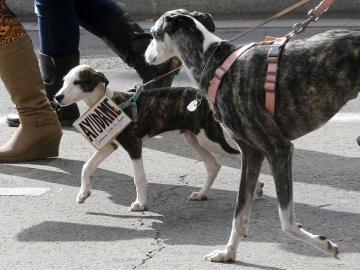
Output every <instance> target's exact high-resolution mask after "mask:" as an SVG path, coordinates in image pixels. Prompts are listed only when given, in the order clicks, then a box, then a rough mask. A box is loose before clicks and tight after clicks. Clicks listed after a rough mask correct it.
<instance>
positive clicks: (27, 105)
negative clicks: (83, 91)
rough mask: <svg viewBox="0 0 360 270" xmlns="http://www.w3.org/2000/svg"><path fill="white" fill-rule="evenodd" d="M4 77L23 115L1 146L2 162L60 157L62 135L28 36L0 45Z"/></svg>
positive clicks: (0, 155) (1, 69) (2, 76)
mask: <svg viewBox="0 0 360 270" xmlns="http://www.w3.org/2000/svg"><path fill="white" fill-rule="evenodd" d="M0 77H1V79H2V81H3V82H4V84H5V87H6V89H7V90H8V92H9V94H10V96H11V99H12V101H13V102H14V103H15V105H16V109H17V111H18V114H19V116H20V122H21V124H20V126H19V127H18V129H17V130H16V132H15V134H14V135H13V136H12V138H11V139H10V140H9V141H8V142H7V143H6V144H5V145H3V146H2V147H0V162H16V161H28V160H37V159H44V158H47V157H56V156H58V153H59V144H60V140H61V136H62V131H61V127H60V125H59V122H58V119H57V116H56V113H55V112H54V110H53V109H52V107H51V105H50V103H49V100H48V99H47V98H46V93H45V90H44V85H43V82H42V77H41V74H40V71H39V66H38V61H37V58H36V56H35V53H34V49H33V46H32V43H31V40H30V39H29V37H28V36H27V35H26V36H25V37H21V38H18V39H17V40H15V41H12V42H10V43H7V44H6V45H1V46H0Z"/></svg>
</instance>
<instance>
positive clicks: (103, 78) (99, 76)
mask: <svg viewBox="0 0 360 270" xmlns="http://www.w3.org/2000/svg"><path fill="white" fill-rule="evenodd" d="M94 76H95V78H97V79H98V80H99V82H103V83H104V84H105V88H106V87H107V86H108V84H109V80H108V79H107V78H106V76H105V74H104V73H102V72H100V71H96V74H95V75H94Z"/></svg>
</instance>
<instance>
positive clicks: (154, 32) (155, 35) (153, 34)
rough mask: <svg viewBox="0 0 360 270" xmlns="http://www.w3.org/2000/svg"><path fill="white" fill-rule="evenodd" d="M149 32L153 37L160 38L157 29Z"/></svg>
mask: <svg viewBox="0 0 360 270" xmlns="http://www.w3.org/2000/svg"><path fill="white" fill-rule="evenodd" d="M151 34H152V36H153V37H154V38H155V39H160V35H159V32H158V31H151Z"/></svg>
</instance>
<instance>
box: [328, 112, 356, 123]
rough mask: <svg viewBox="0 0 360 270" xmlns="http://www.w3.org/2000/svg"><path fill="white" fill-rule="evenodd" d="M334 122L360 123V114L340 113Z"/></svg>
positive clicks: (332, 119) (333, 119)
mask: <svg viewBox="0 0 360 270" xmlns="http://www.w3.org/2000/svg"><path fill="white" fill-rule="evenodd" d="M330 121H332V122H357V121H360V113H338V114H336V115H335V116H334V117H333V118H331V120H330Z"/></svg>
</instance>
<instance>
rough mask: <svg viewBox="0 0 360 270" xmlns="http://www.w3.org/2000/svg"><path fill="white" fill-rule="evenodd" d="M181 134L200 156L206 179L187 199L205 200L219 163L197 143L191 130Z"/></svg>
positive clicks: (218, 168)
mask: <svg viewBox="0 0 360 270" xmlns="http://www.w3.org/2000/svg"><path fill="white" fill-rule="evenodd" d="M182 135H183V137H184V138H185V140H186V141H187V143H188V144H190V145H191V146H192V147H193V148H194V149H195V151H196V152H197V153H198V154H199V155H200V157H201V158H202V160H203V162H204V164H205V167H206V171H207V179H206V182H205V184H204V185H203V187H202V188H201V189H200V190H199V191H198V192H193V193H192V194H191V195H190V196H189V199H190V200H198V201H199V200H206V199H207V198H208V193H209V191H210V189H211V186H212V184H213V183H214V181H215V178H216V176H217V174H218V172H219V170H220V168H221V165H220V164H219V162H218V161H217V160H216V158H215V157H214V156H213V155H212V154H211V153H210V152H209V151H207V150H206V149H205V148H204V147H202V146H201V145H200V144H199V141H198V139H197V138H196V136H195V135H194V133H192V132H191V131H184V133H183V134H182Z"/></svg>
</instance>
